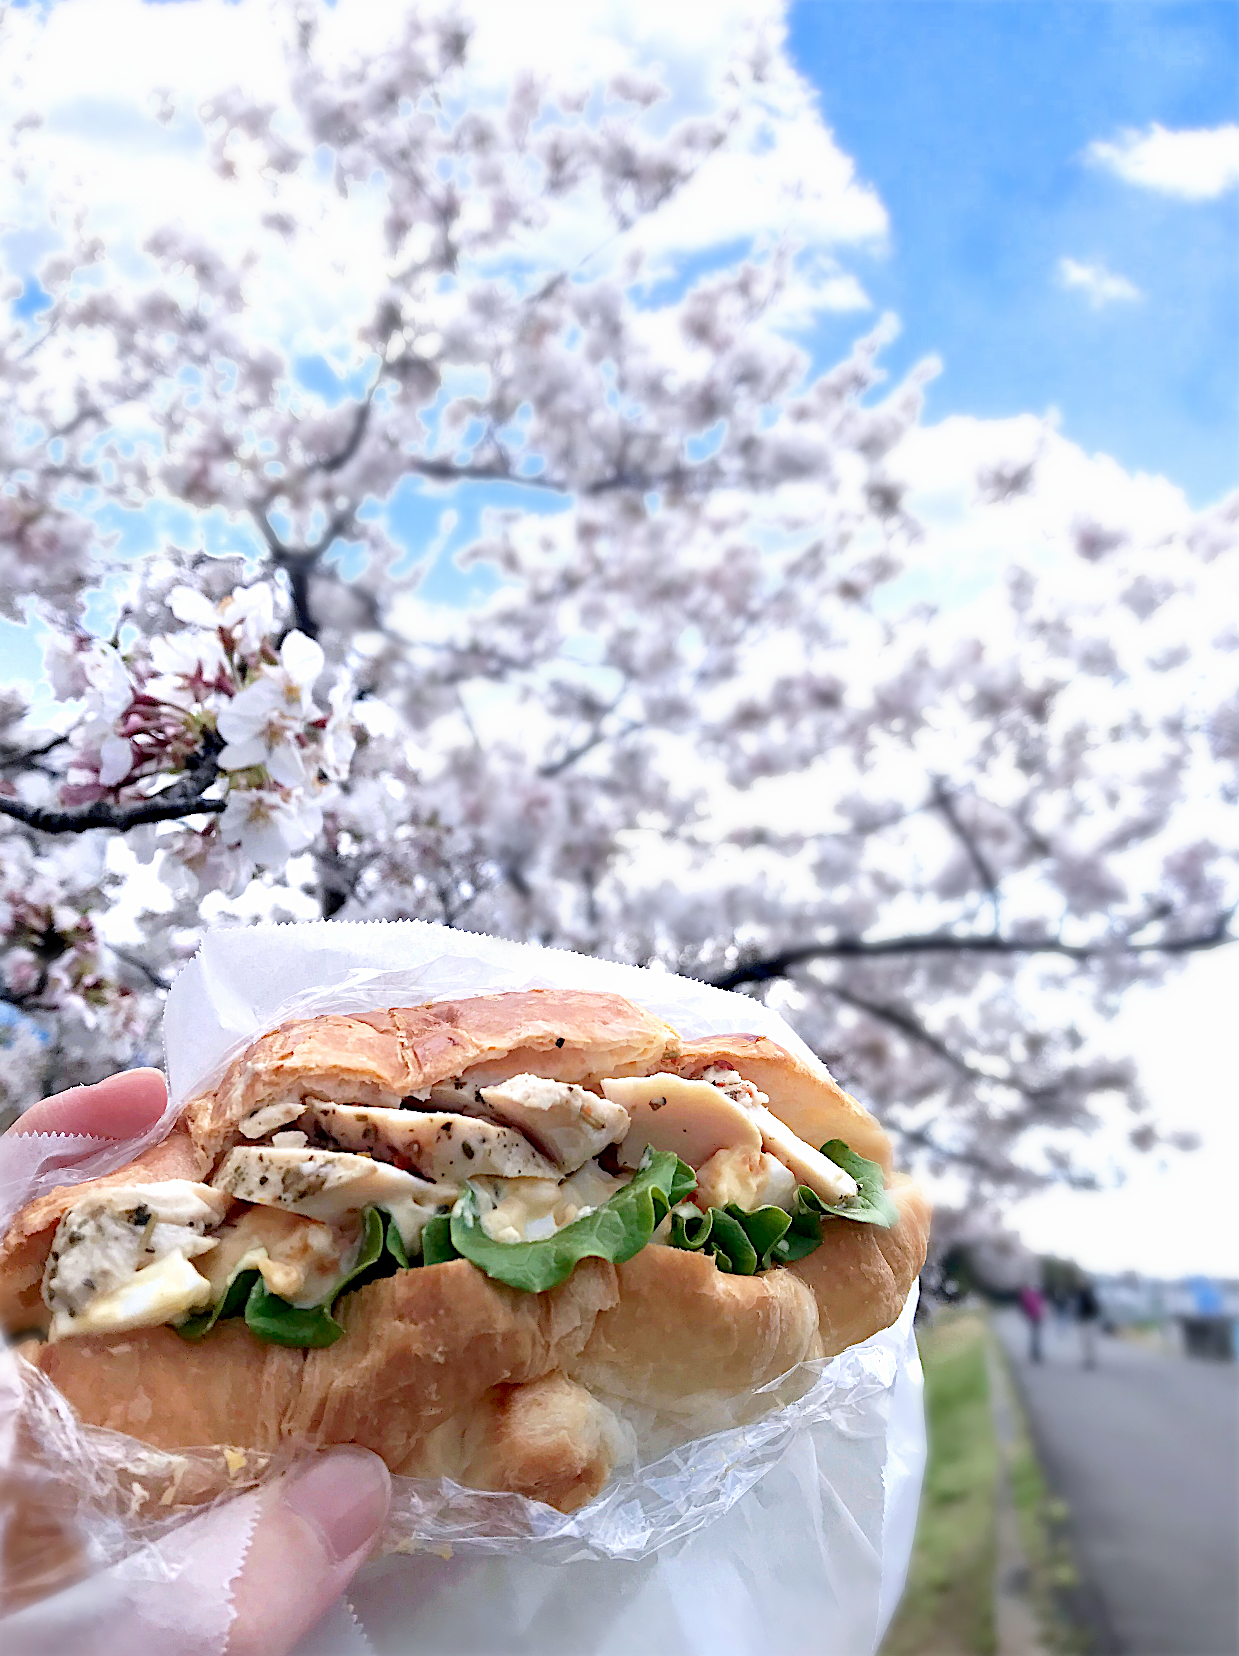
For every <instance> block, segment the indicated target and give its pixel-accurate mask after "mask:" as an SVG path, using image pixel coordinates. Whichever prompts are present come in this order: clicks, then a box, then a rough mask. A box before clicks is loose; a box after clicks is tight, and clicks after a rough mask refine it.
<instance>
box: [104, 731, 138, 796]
mask: <svg viewBox="0 0 1239 1656" xmlns="http://www.w3.org/2000/svg"><path fill="white" fill-rule="evenodd" d="M132 769H133V747H132V745H131V744H130V743H129V742H127V741H126V740H125V738H124V737H123V736H109V737H108V738H107V739H106V740H105V741H104V742H103V744H102V746H101V747H100V749H99V781H100V782H101V784H102V785H103V786H104V787H105V788H114V787H116V786H117V784H118V783H120V782H123V781H124V780H125V778H126V777H127V776H128V775H129V772H130V771H131V770H132Z"/></svg>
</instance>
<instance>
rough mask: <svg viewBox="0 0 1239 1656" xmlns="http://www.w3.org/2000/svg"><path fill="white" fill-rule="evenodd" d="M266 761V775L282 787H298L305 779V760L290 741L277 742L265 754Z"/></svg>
mask: <svg viewBox="0 0 1239 1656" xmlns="http://www.w3.org/2000/svg"><path fill="white" fill-rule="evenodd" d="M221 763H222V761H221ZM266 763H267V774H268V776H270V778H271V780H272V781H273V782H278V783H279V784H280V786H281V787H283V788H299V787H300V786H301V785H302V783H303V782H304V781H305V777H306V770H305V761H304V760H303V759H302V757H301V750H300V749H299V748H297V747H294V746H293V744H292V743H291V742H277V743H276V744H275V746H274V747H273V748H272V749H271V750H270V752H269V753H268V754H267V761H266Z"/></svg>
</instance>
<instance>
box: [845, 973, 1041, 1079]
mask: <svg viewBox="0 0 1239 1656" xmlns="http://www.w3.org/2000/svg"><path fill="white" fill-rule="evenodd" d="M814 987H815V988H820V989H824V990H825V991H826V993H827V994H828V995H830V996H832V998H833V999H835V1000H837V1001H842V1002H843V1004H844V1005H845V1006H851V1007H854V1008H855V1009H856V1011H858V1012H864V1013H867V1014H868V1016H869V1017H871V1018H876V1019H877V1020H878V1022H879V1023H884V1024H887V1025H889V1027H890V1028H891V1029H897V1030H898V1031H899V1032H900V1034H901V1035H907V1036H908V1037H909V1039H911V1040H913V1041H916V1042H918V1043H919V1044H920V1045H921V1046H924V1047H928V1048H929V1050H930V1052H932V1053H934V1054H936V1056H937V1057H939V1058H941V1059H942V1061H943V1062H944V1063H946V1064H949V1065H950V1067H951V1068H952V1069H953V1070H955V1071H956V1072H957V1073H958V1074H959V1075H962V1076H964V1077H965V1079H967V1080H969V1081H991V1082H992V1081H1001V1080H1002V1078H1000V1077H998V1076H994V1075H987V1074H986V1073H985V1072H984V1070H979V1069H975V1068H974V1067H973V1066H972V1065H971V1064H970V1063H969V1062H968V1060H967V1059H966V1058H964V1057H961V1055H960V1054H959V1053H958V1052H955V1051H954V1050H953V1049H952V1048H951V1047H949V1046H948V1045H947V1044H946V1042H945V1041H944V1040H942V1039H941V1037H940V1036H937V1035H935V1034H934V1032H933V1031H932V1030H931V1029H927V1028H926V1027H925V1025H924V1024H923V1023H922V1022H921V1020H920V1019H919V1018H917V1017H915V1016H914V1015H913V1014H912V1013H911V1012H908V1011H906V1010H905V1009H904V1008H903V1007H900V1006H887V1005H885V1004H883V1003H882V1002H880V1001H871V1000H867V999H866V998H865V997H864V996H863V995H857V994H854V993H853V992H852V991H851V990H850V989H844V988H842V987H841V986H840V985H839V984H837V983H822V984H815V986H814ZM1003 1084H1005V1085H1014V1086H1016V1087H1017V1090H1020V1091H1022V1090H1023V1089H1022V1088H1019V1087H1018V1083H1014V1082H1004V1083H1003Z"/></svg>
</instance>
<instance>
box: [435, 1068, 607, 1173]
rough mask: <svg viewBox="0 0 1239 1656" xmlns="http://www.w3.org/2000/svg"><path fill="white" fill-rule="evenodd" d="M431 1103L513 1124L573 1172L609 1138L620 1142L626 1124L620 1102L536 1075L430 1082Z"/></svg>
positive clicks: (561, 1167)
mask: <svg viewBox="0 0 1239 1656" xmlns="http://www.w3.org/2000/svg"><path fill="white" fill-rule="evenodd" d="M430 1103H431V1104H432V1105H434V1104H437V1105H439V1106H440V1108H442V1109H449V1110H458V1111H460V1113H461V1114H462V1115H468V1116H478V1117H480V1118H481V1119H482V1120H484V1121H493V1122H496V1123H498V1124H499V1125H500V1126H504V1127H513V1128H515V1129H516V1130H517V1131H518V1132H521V1133H523V1134H524V1135H525V1137H526V1138H527V1139H529V1141H530V1142H531V1143H532V1144H534V1145H535V1146H536V1147H537V1148H538V1149H539V1150H540V1151H541V1152H542V1153H543V1155H544V1156H546V1157H547V1159H548V1160H549V1161H551V1162H553V1163H554V1164H555V1166H556V1167H557V1168H558V1169H559V1170H560V1172H562V1173H575V1172H576V1170H577V1168H578V1167H584V1166H585V1163H586V1162H587V1161H591V1160H592V1159H593V1157H595V1156H596V1155H597V1154H598V1152H599V1151H600V1150H605V1149H606V1147H607V1145H608V1144H618V1143H619V1142H620V1140H621V1139H622V1138H623V1137H624V1136H625V1135H626V1133H627V1132H628V1127H629V1118H628V1111H627V1110H626V1109H625V1108H624V1106H623V1105H622V1104H615V1103H612V1102H611V1100H610V1099H607V1098H599V1097H598V1095H597V1093H592V1092H589V1091H588V1090H587V1089H586V1088H585V1087H578V1086H574V1085H573V1084H572V1083H570V1082H568V1081H547V1080H544V1079H543V1077H542V1076H540V1075H514V1076H513V1077H512V1078H511V1080H509V1081H499V1082H496V1084H495V1085H494V1086H493V1087H475V1086H472V1085H471V1084H470V1083H469V1082H467V1081H447V1082H441V1083H440V1084H439V1085H438V1086H437V1087H433V1088H431V1092H430Z"/></svg>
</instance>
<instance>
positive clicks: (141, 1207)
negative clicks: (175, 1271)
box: [43, 1179, 228, 1321]
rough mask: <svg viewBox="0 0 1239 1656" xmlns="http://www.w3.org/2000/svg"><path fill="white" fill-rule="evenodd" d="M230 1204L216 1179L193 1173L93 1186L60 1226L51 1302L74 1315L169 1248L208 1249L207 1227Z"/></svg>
mask: <svg viewBox="0 0 1239 1656" xmlns="http://www.w3.org/2000/svg"><path fill="white" fill-rule="evenodd" d="M227 1205H228V1204H227V1202H226V1201H225V1200H224V1199H223V1198H222V1197H221V1196H220V1195H219V1194H218V1192H216V1191H214V1190H212V1189H211V1187H210V1185H203V1184H196V1183H194V1181H193V1180H191V1179H167V1180H165V1181H164V1182H163V1183H162V1184H149V1185H113V1186H112V1187H111V1188H110V1189H106V1188H105V1189H102V1190H96V1191H92V1192H91V1193H90V1195H88V1196H84V1197H83V1198H82V1200H81V1201H80V1202H78V1203H77V1205H76V1206H75V1207H71V1208H70V1209H69V1211H68V1213H66V1214H65V1216H64V1218H63V1219H62V1220H61V1221H60V1224H59V1225H58V1226H57V1227H56V1234H55V1236H54V1237H53V1238H52V1246H51V1251H50V1252H49V1254H48V1256H47V1265H46V1266H45V1268H44V1272H43V1298H44V1301H45V1303H46V1304H47V1306H48V1307H49V1309H50V1310H51V1311H52V1312H53V1313H54V1314H58V1315H59V1316H61V1317H63V1318H65V1319H67V1320H68V1321H73V1320H75V1319H76V1318H78V1317H80V1316H81V1315H82V1313H83V1312H84V1311H85V1310H86V1308H87V1307H88V1306H89V1305H90V1304H91V1303H92V1302H93V1301H94V1300H96V1299H97V1298H99V1296H100V1295H104V1294H109V1293H111V1292H112V1290H113V1289H116V1288H119V1287H121V1286H122V1285H123V1284H124V1283H126V1282H128V1281H130V1280H131V1279H132V1278H133V1277H134V1276H135V1275H136V1273H137V1272H138V1271H142V1270H145V1269H146V1268H147V1267H148V1266H151V1265H155V1264H157V1263H158V1262H159V1261H160V1260H161V1259H164V1258H166V1257H167V1256H168V1255H169V1254H172V1253H176V1252H179V1253H181V1254H182V1255H183V1257H184V1258H186V1259H189V1258H191V1257H192V1256H193V1255H195V1254H200V1253H206V1252H207V1251H208V1250H209V1249H210V1248H213V1247H214V1246H215V1243H214V1241H212V1240H211V1239H209V1238H207V1237H206V1236H204V1235H203V1232H204V1231H205V1230H206V1229H207V1227H208V1226H209V1225H217V1224H218V1223H219V1222H220V1220H221V1219H222V1218H223V1217H224V1211H225V1209H226V1207H227Z"/></svg>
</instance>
